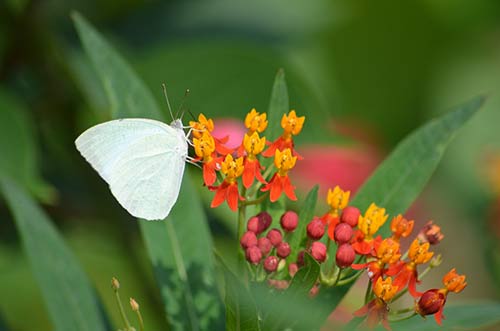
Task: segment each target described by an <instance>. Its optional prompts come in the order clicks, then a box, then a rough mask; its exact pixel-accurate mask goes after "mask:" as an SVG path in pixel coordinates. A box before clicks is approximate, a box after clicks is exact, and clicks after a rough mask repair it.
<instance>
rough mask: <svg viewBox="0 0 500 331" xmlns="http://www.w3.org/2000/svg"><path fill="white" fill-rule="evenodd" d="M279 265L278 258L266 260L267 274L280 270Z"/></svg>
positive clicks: (272, 256) (272, 257)
mask: <svg viewBox="0 0 500 331" xmlns="http://www.w3.org/2000/svg"><path fill="white" fill-rule="evenodd" d="M278 263H279V259H278V258H277V257H276V256H274V255H271V256H268V257H266V259H265V260H264V270H266V272H268V273H271V272H275V271H276V269H278Z"/></svg>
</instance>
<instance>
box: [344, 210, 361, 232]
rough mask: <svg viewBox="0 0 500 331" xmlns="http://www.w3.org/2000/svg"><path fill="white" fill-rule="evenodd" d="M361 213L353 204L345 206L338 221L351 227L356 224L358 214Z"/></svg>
mask: <svg viewBox="0 0 500 331" xmlns="http://www.w3.org/2000/svg"><path fill="white" fill-rule="evenodd" d="M360 215H361V213H360V211H359V209H358V208H356V207H353V206H347V207H345V208H344V210H342V215H340V222H341V223H347V224H349V225H350V226H351V227H352V228H353V227H355V226H356V225H358V220H359V216H360Z"/></svg>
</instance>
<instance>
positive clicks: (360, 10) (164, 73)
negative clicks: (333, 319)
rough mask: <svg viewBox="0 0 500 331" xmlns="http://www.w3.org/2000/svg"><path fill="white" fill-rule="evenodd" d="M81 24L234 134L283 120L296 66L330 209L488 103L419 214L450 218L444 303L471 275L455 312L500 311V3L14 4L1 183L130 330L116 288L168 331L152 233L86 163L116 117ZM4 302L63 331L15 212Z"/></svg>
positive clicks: (0, 49) (157, 90)
mask: <svg viewBox="0 0 500 331" xmlns="http://www.w3.org/2000/svg"><path fill="white" fill-rule="evenodd" d="M72 10H78V11H79V12H80V13H81V14H82V15H84V16H85V17H86V18H87V19H88V20H89V21H90V22H91V23H92V24H94V25H95V26H96V27H97V28H98V29H99V31H100V32H102V33H103V34H104V35H105V36H106V38H107V39H108V40H109V41H110V42H111V43H112V44H113V45H114V46H115V47H116V48H117V49H118V50H119V51H120V53H121V54H122V55H123V56H124V57H125V59H126V60H127V61H128V62H129V63H130V64H131V65H132V67H133V68H134V69H135V70H136V71H137V72H138V73H139V75H140V76H141V77H142V78H143V79H144V81H145V83H146V84H147V85H148V86H149V87H150V88H151V90H152V91H153V94H154V95H155V96H156V98H157V101H158V103H159V104H161V105H165V101H164V99H163V94H162V92H161V83H163V82H165V83H166V84H167V86H168V89H169V96H170V99H171V103H172V104H173V105H177V106H178V105H179V104H180V103H181V102H182V99H183V96H184V91H185V90H186V89H187V88H189V89H190V91H191V93H190V96H189V97H188V99H187V100H186V103H187V105H188V108H189V109H190V110H191V112H193V113H194V114H198V113H200V112H203V113H204V114H206V115H207V116H209V117H212V118H214V119H216V121H217V119H221V118H236V119H239V120H242V119H243V116H244V115H245V114H246V112H248V111H249V110H250V109H251V108H253V107H255V108H256V109H257V110H258V111H261V112H264V111H266V110H267V107H268V104H269V97H270V92H271V87H272V83H273V79H274V76H275V74H276V72H277V70H278V69H279V68H284V70H285V72H286V77H287V83H288V87H289V93H290V102H291V107H292V108H294V109H296V110H297V113H298V114H299V115H306V117H307V120H306V125H305V126H304V129H303V131H302V134H301V135H300V136H299V137H298V139H297V144H298V149H299V151H300V153H301V154H303V155H304V156H305V157H306V158H305V160H304V161H303V163H302V164H301V165H300V166H299V167H298V169H297V172H296V176H297V181H298V184H299V187H300V189H301V190H303V192H305V191H307V190H308V189H310V188H311V187H312V186H313V185H314V184H316V183H319V184H320V185H321V186H322V189H323V190H322V192H323V193H324V192H325V190H326V189H327V188H328V187H333V186H334V185H336V184H340V185H341V186H342V187H343V188H345V189H351V190H353V191H355V190H356V189H357V188H358V187H359V185H360V184H361V183H362V182H363V181H364V179H365V178H366V177H367V176H368V175H369V174H370V173H371V171H372V170H373V169H374V168H375V167H376V165H377V164H378V163H379V162H380V161H381V160H382V159H383V158H384V156H385V155H387V153H388V152H390V150H391V149H393V148H394V146H395V144H397V142H398V141H400V140H401V139H402V138H403V137H404V136H405V135H406V134H408V133H409V132H410V131H412V130H413V129H415V128H416V127H418V126H419V125H421V124H422V123H424V122H425V121H427V120H429V119H430V118H432V117H434V116H436V115H437V114H440V113H443V112H446V111H447V110H449V109H450V108H452V107H453V106H455V105H457V104H460V103H461V102H463V101H466V100H468V99H470V98H471V97H473V96H476V95H477V94H479V93H486V94H488V95H489V98H488V101H487V103H486V105H485V107H483V109H482V110H481V111H480V112H479V113H478V115H477V116H476V117H475V118H474V119H473V120H472V121H471V122H470V123H468V124H467V126H466V128H464V129H463V130H462V131H460V133H459V135H458V136H457V137H456V139H455V140H454V141H453V143H452V145H451V146H450V148H449V150H448V152H447V153H446V154H445V157H444V160H443V162H442V163H441V165H440V167H439V169H438V171H437V173H436V174H435V175H434V176H433V178H432V180H431V182H430V184H429V185H428V187H427V189H426V191H425V192H424V193H423V195H422V197H421V198H420V199H419V201H417V203H416V204H415V206H414V207H413V208H412V210H411V214H410V215H411V216H412V217H414V218H415V219H416V221H417V223H418V224H420V225H423V224H424V223H425V222H426V221H427V220H429V219H433V220H434V221H435V222H437V223H438V224H439V225H441V228H442V231H443V232H444V234H445V236H446V237H445V239H444V241H443V242H442V244H441V245H440V246H439V247H438V248H437V250H438V251H439V252H441V253H443V254H444V257H445V260H444V263H443V266H442V267H441V268H440V269H439V271H436V272H435V273H434V277H431V276H429V280H427V279H426V283H427V284H428V285H429V286H430V287H432V286H433V285H434V286H438V285H439V283H440V278H441V276H442V275H443V274H444V273H446V272H447V271H448V270H449V269H450V268H451V267H452V266H456V268H457V270H458V272H459V273H465V274H467V276H468V283H469V286H468V289H467V290H466V291H464V292H463V293H462V294H461V295H460V296H453V297H450V299H449V301H453V300H474V299H479V298H491V299H495V298H496V299H498V298H499V294H500V291H499V289H500V249H499V247H500V246H499V244H498V242H499V241H500V2H499V1H496V0H476V1H467V0H440V1H437V0H421V1H404V2H402V1H399V0H380V1H376V2H375V1H369V0H361V1H348V0H345V1H342V0H340V1H327V0H318V1H299V0H287V1H282V0H273V1H271V0H266V1H264V0H254V1H234V0H205V1H200V0H188V1H180V0H178V1H157V0H148V1H139V0H125V1H110V0H108V1H97V0H90V1H83V0H71V1H62V0H45V1H43V0H2V1H1V2H0V169H2V171H5V172H7V173H8V174H11V175H13V176H15V177H16V178H18V179H20V180H21V181H23V182H24V183H25V184H26V185H27V186H28V187H29V188H30V191H31V193H32V194H33V196H34V197H36V198H37V200H38V201H39V202H40V203H42V204H43V206H44V209H45V210H46V211H47V213H48V214H49V215H50V217H51V219H52V220H53V221H54V222H55V223H56V225H57V227H58V228H59V229H60V231H62V233H63V235H64V237H65V239H66V240H67V241H68V243H69V245H70V247H71V248H72V249H73V250H74V251H75V253H76V255H77V256H78V258H79V260H80V262H81V263H82V265H83V267H84V269H85V271H86V272H87V273H88V274H89V276H90V278H91V279H92V281H93V282H94V284H95V286H96V287H97V290H98V292H99V294H100V296H101V297H102V299H103V302H104V304H105V307H106V309H107V310H108V311H109V312H110V313H111V315H112V318H113V320H115V321H116V320H118V315H117V311H116V309H115V303H114V302H113V296H112V292H111V290H110V286H109V282H110V279H111V277H112V276H117V277H118V278H119V279H120V280H121V282H122V288H123V296H124V297H125V298H127V297H130V296H134V297H135V298H136V299H137V300H138V301H139V302H141V311H142V312H143V314H144V319H145V320H146V321H147V324H148V325H149V326H150V329H152V330H154V329H157V330H163V329H166V326H165V321H164V317H163V316H164V315H163V311H162V308H161V304H160V302H161V299H160V297H159V294H158V291H157V289H156V287H155V283H154V280H153V276H152V271H151V269H150V265H149V263H148V260H147V257H146V254H145V251H144V247H143V244H142V242H141V238H140V235H139V231H138V227H137V224H136V222H135V221H134V220H133V219H132V218H131V217H130V216H128V215H127V214H126V212H124V211H123V210H122V209H121V207H120V206H119V205H118V203H117V202H116V201H115V200H114V199H113V197H112V196H111V194H110V192H109V190H108V188H107V185H106V184H105V183H104V182H103V181H102V180H101V179H100V178H99V177H98V175H97V174H96V173H95V172H94V171H93V170H92V169H91V167H90V166H89V165H88V164H86V163H85V161H84V160H83V158H82V157H81V156H80V155H79V154H78V152H77V151H76V149H75V147H74V143H73V142H74V139H75V138H76V137H77V136H78V135H79V134H80V133H81V132H83V131H84V130H85V129H86V128H88V127H90V126H91V125H93V124H96V123H99V122H102V121H105V120H107V119H108V118H107V115H106V110H107V108H108V105H107V100H106V98H105V95H104V92H103V90H102V86H101V85H100V81H99V80H98V78H97V75H96V73H95V71H94V69H93V67H92V66H91V64H90V62H89V60H88V59H87V58H86V57H85V55H84V54H83V51H82V48H81V45H80V43H79V40H78V38H77V35H76V32H75V30H74V28H73V26H72V22H71V19H70V13H71V11H72ZM175 107H176V106H174V108H175ZM165 111H166V106H165ZM216 123H217V122H216ZM319 160H321V162H320V161H319ZM325 160H326V162H324V161H325ZM195 170H196V169H195ZM200 189H201V187H200ZM209 198H210V196H208V197H207V199H209ZM207 206H208V203H207ZM322 212H324V210H322ZM227 215H228V214H227V213H221V214H217V215H211V223H210V226H211V229H212V233H213V235H214V238H215V241H216V242H217V244H218V245H219V247H224V245H226V244H227V242H228V240H229V239H228V238H231V236H232V233H233V232H234V228H233V225H234V227H235V226H236V222H235V221H236V216H234V215H232V217H234V222H233V223H231V222H232V220H231V221H227V220H224V218H227ZM230 216H231V215H230ZM221 219H222V222H221ZM0 296H1V298H2V300H0V321H1V322H0V329H2V327H1V325H2V323H4V324H6V325H8V326H9V330H34V329H36V330H50V329H51V326H50V322H49V320H48V316H47V314H46V312H45V309H44V306H43V303H42V300H41V295H40V292H39V289H38V288H37V286H36V284H35V281H34V279H33V276H32V275H31V273H30V267H29V264H28V261H27V259H26V258H25V256H24V255H23V251H22V249H21V243H20V240H19V237H18V235H17V233H16V230H15V227H14V225H13V222H12V217H11V215H10V214H9V212H8V210H7V208H6V206H5V204H4V203H3V202H0ZM356 306H357V307H359V305H358V303H357V302H356V303H355V304H353V305H352V307H356ZM27 316H29V318H26V317H27Z"/></svg>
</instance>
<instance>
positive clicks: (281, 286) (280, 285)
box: [267, 279, 290, 290]
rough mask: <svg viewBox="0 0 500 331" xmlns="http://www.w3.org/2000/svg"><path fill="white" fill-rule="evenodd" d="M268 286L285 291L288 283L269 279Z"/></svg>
mask: <svg viewBox="0 0 500 331" xmlns="http://www.w3.org/2000/svg"><path fill="white" fill-rule="evenodd" d="M267 283H268V284H269V286H271V287H274V288H275V289H277V290H286V289H287V288H288V285H290V283H289V282H288V281H286V280H278V279H269V280H268V281H267Z"/></svg>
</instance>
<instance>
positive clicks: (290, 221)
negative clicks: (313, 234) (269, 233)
mask: <svg viewBox="0 0 500 331" xmlns="http://www.w3.org/2000/svg"><path fill="white" fill-rule="evenodd" d="M298 224H299V215H297V213H296V212H294V211H291V210H289V211H286V212H285V213H284V214H283V215H282V216H281V219H280V225H281V227H282V228H283V230H285V231H286V232H293V231H294V230H295V229H296V228H297V225H298Z"/></svg>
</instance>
